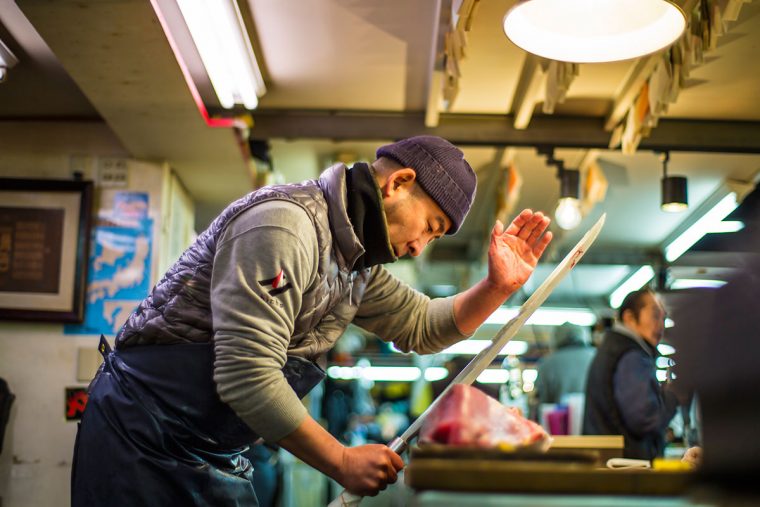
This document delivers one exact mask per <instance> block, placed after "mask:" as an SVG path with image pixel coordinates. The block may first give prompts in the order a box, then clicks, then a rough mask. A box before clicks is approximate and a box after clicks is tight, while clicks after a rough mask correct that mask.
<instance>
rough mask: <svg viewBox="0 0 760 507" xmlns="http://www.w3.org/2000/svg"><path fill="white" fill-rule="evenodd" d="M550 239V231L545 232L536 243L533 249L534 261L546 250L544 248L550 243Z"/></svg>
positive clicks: (551, 235)
mask: <svg viewBox="0 0 760 507" xmlns="http://www.w3.org/2000/svg"><path fill="white" fill-rule="evenodd" d="M552 237H553V234H552V231H547V233H546V234H544V236H543V237H542V238H541V239H540V240H539V241H538V242H537V243H536V246H534V247H533V255H535V256H536V259H538V258H539V257H541V256H542V255H543V253H544V250H546V247H547V246H549V243H551V241H552Z"/></svg>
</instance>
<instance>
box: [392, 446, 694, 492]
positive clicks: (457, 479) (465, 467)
mask: <svg viewBox="0 0 760 507" xmlns="http://www.w3.org/2000/svg"><path fill="white" fill-rule="evenodd" d="M528 454H529V455H526V454H525V453H515V452H512V453H510V452H503V451H499V450H494V449H461V448H453V447H448V446H435V447H432V448H431V447H428V448H425V449H420V448H415V449H413V450H412V452H411V458H410V460H409V464H408V465H407V467H406V470H405V472H404V477H405V482H406V484H407V485H408V486H410V487H412V488H414V489H418V490H423V489H436V490H446V491H481V492H515V493H517V492H520V493H587V494H588V493H591V494H633V495H679V494H682V493H684V491H685V490H686V488H687V487H688V485H689V483H690V481H691V478H692V477H693V473H692V472H680V471H679V472H676V471H673V472H671V471H667V472H666V471H652V470H611V469H607V468H600V467H599V466H598V464H597V462H596V457H595V456H594V455H593V453H592V452H591V453H589V452H582V451H580V452H579V451H574V452H561V451H557V452H554V453H552V452H549V453H546V454H541V453H528Z"/></svg>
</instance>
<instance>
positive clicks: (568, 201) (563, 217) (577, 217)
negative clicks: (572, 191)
mask: <svg viewBox="0 0 760 507" xmlns="http://www.w3.org/2000/svg"><path fill="white" fill-rule="evenodd" d="M581 218H583V217H582V216H581V207H580V203H579V202H578V199H576V198H574V197H563V198H562V199H560V200H559V203H557V209H556V210H555V211H554V219H555V220H556V221H557V225H559V226H560V227H561V228H563V229H565V230H566V231H570V230H573V229H575V228H576V227H578V225H579V224H580V223H581Z"/></svg>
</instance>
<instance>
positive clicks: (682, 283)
mask: <svg viewBox="0 0 760 507" xmlns="http://www.w3.org/2000/svg"><path fill="white" fill-rule="evenodd" d="M726 283H727V282H726V281H724V280H707V279H702V278H676V279H675V280H673V283H671V284H670V289H671V290H683V289H719V288H720V287H723V286H724V285H726Z"/></svg>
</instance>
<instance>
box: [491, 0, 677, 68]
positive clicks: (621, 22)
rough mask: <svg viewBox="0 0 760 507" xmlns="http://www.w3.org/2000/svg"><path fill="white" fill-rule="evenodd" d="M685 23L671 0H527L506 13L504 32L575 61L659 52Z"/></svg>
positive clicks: (527, 46) (538, 50) (537, 50)
mask: <svg viewBox="0 0 760 507" xmlns="http://www.w3.org/2000/svg"><path fill="white" fill-rule="evenodd" d="M685 27H686V16H685V15H684V13H683V11H682V10H681V9H680V8H679V7H678V6H676V5H675V4H673V3H671V2H670V1H668V0H524V1H521V2H519V3H518V4H517V5H515V6H514V7H513V8H512V9H510V10H509V12H507V15H506V16H505V17H504V32H505V33H506V34H507V37H509V39H510V40H511V41H512V42H513V43H514V44H516V45H517V46H519V47H521V48H522V49H524V50H525V51H527V52H529V53H533V54H535V55H538V56H542V57H544V58H549V59H551V60H559V61H564V62H575V63H593V62H614V61H618V60H627V59H630V58H637V57H640V56H643V55H647V54H650V53H654V52H656V51H659V50H661V49H663V48H665V47H667V46H669V45H670V44H672V43H673V42H675V41H676V40H677V39H678V37H680V36H681V34H682V33H683V31H684V28H685Z"/></svg>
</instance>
